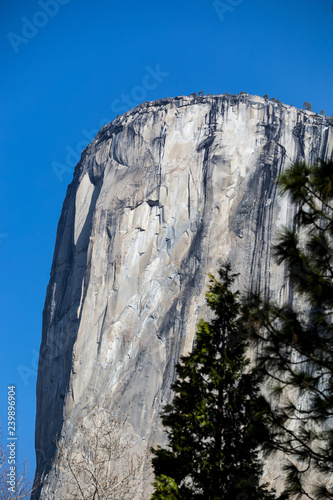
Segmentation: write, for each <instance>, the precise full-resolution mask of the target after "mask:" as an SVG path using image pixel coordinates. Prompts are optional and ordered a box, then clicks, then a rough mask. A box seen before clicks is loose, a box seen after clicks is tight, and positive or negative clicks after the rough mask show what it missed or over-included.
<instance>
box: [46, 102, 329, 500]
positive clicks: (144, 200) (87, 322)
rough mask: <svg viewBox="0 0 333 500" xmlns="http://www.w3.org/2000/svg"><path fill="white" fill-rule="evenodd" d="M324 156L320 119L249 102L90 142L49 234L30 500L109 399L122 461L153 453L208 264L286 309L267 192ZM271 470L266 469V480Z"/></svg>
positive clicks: (55, 480) (161, 107)
mask: <svg viewBox="0 0 333 500" xmlns="http://www.w3.org/2000/svg"><path fill="white" fill-rule="evenodd" d="M332 145H333V135H332V125H331V123H330V122H329V121H328V120H327V119H326V118H325V117H320V116H318V115H316V114H315V113H312V112H309V111H302V110H298V109H296V108H293V107H292V106H286V105H284V104H277V103H272V102H270V101H268V100H266V99H263V98H260V97H257V96H250V95H242V96H231V95H228V96H223V95H219V96H204V97H203V96H199V97H184V96H179V97H175V98H173V99H171V98H166V99H161V100H159V101H155V102H148V103H144V104H142V105H139V106H138V107H136V108H135V109H133V110H131V111H129V112H127V113H125V114H124V115H123V116H121V117H118V118H116V119H115V120H114V121H113V122H111V123H110V124H108V125H106V126H104V127H103V128H102V129H101V131H100V132H99V133H98V134H97V136H96V138H95V139H94V140H93V141H92V143H91V144H90V145H89V146H88V147H87V148H86V149H85V150H84V152H83V153H82V157H81V160H80V162H79V164H78V165H77V167H76V169H75V173H74V179H73V182H72V183H71V185H70V186H69V188H68V191H67V195H66V199H65V202H64V205H63V210H62V214H61V217H60V220H59V225H58V232H57V240H56V246H55V253H54V259H53V264H52V271H51V278H50V283H49V286H48V290H47V295H46V301H45V307H44V312H43V332H42V342H41V349H40V359H39V368H38V383H37V418H36V451H37V471H36V473H37V475H40V474H41V475H46V479H45V482H44V485H43V487H42V488H41V490H40V491H38V493H37V494H36V498H42V499H47V500H52V499H57V498H61V495H62V473H61V471H59V470H58V471H56V470H55V469H54V467H52V466H51V464H52V458H53V456H54V452H55V449H54V439H55V437H56V435H58V436H60V437H61V436H62V437H65V436H69V435H71V434H72V433H74V435H75V429H73V423H74V421H75V418H76V417H77V416H80V417H81V418H85V415H86V412H87V409H89V408H90V407H91V406H93V405H95V404H96V402H98V403H99V404H103V401H104V400H105V399H106V398H108V397H109V396H111V397H112V400H113V401H116V402H117V404H120V405H121V406H122V408H124V407H127V408H129V409H130V416H129V421H128V425H129V426H130V428H131V433H132V437H133V440H134V441H133V442H134V445H133V453H135V452H139V453H141V452H144V453H145V451H146V450H147V449H149V447H150V446H152V445H156V444H157V443H158V442H163V441H164V442H165V435H164V433H163V429H162V427H161V424H160V419H159V414H160V411H161V409H162V407H163V405H164V404H165V403H167V402H169V401H170V398H171V397H172V394H171V390H170V387H171V384H172V382H173V380H174V378H175V364H176V363H177V362H178V360H179V357H180V356H181V355H183V354H185V353H187V352H189V350H191V348H192V344H193V340H194V335H195V331H196V324H197V321H198V319H199V318H200V317H202V316H204V315H206V314H207V308H206V305H205V292H206V288H205V287H206V284H207V274H208V272H213V273H214V272H216V271H217V269H218V266H219V261H220V259H226V258H229V259H230V260H231V262H232V264H233V266H234V267H235V269H236V270H237V272H239V273H240V276H239V282H238V283H237V286H238V287H239V288H243V289H244V288H247V289H251V287H254V286H259V287H260V289H261V291H262V292H263V293H265V294H272V296H273V297H275V298H277V299H279V300H281V301H284V300H288V299H289V300H292V299H293V290H292V288H291V287H290V286H289V284H288V282H287V281H286V270H285V269H284V268H280V267H278V266H276V264H275V263H274V261H273V260H272V258H271V255H270V250H271V245H272V242H273V241H274V237H275V233H276V229H277V228H278V227H280V226H281V225H283V224H288V223H289V222H290V221H291V220H292V215H293V208H292V206H290V204H289V203H288V201H287V200H286V199H283V198H281V197H280V196H278V193H277V188H276V185H275V179H276V177H277V175H278V174H279V172H280V171H281V170H283V169H284V168H285V167H286V166H287V165H289V164H290V163H292V162H294V161H296V160H305V161H308V162H310V161H314V160H316V159H317V158H327V157H331V156H332ZM281 466H282V465H281V464H280V463H275V462H274V461H272V462H269V463H268V466H267V471H268V473H267V474H268V475H267V476H266V477H265V480H266V481H268V482H269V483H270V484H273V483H272V481H273V479H274V478H273V477H272V476H271V475H270V474H269V471H271V470H274V473H275V472H276V471H280V470H281ZM276 476H278V473H277V474H276V475H275V476H274V477H276ZM149 483H150V479H148V480H146V481H145V480H144V479H143V480H142V488H141V490H140V491H139V490H138V494H137V498H138V499H139V498H147V496H148V492H149V488H150V486H149Z"/></svg>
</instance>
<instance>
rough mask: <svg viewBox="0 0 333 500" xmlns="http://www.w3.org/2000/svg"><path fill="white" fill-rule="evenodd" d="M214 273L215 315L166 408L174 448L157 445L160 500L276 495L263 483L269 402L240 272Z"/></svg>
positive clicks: (200, 330)
mask: <svg viewBox="0 0 333 500" xmlns="http://www.w3.org/2000/svg"><path fill="white" fill-rule="evenodd" d="M219 275H220V278H221V281H220V282H218V281H217V280H216V279H215V278H214V277H213V276H212V275H210V285H209V291H208V293H207V294H206V298H207V302H208V305H209V306H210V308H211V309H212V310H213V312H214V313H215V317H214V319H213V320H212V321H211V322H207V321H203V320H200V322H199V324H198V327H197V336H196V341H195V345H194V348H193V351H192V353H191V354H190V355H188V356H184V357H182V358H181V362H180V363H179V364H178V365H177V373H178V378H177V380H176V382H175V383H174V384H173V387H172V388H173V391H174V393H175V397H174V400H173V403H172V404H170V405H168V406H166V407H165V409H164V412H163V415H162V417H163V419H162V421H163V425H164V426H165V427H166V433H167V435H168V439H169V447H168V448H166V449H164V448H161V447H158V449H155V450H152V451H153V453H154V454H155V458H154V459H153V466H154V469H155V475H156V480H155V483H154V486H155V492H154V494H153V497H152V498H153V499H154V500H162V499H166V498H174V499H175V500H178V499H198V500H199V499H202V500H222V499H223V500H264V499H273V498H275V497H274V495H272V494H270V493H269V492H268V491H267V490H266V489H265V487H261V486H259V479H260V476H261V473H262V465H261V462H260V461H259V459H258V445H259V444H260V442H261V441H262V440H263V439H265V436H266V435H267V434H268V431H267V429H266V426H265V414H266V403H265V401H264V398H263V397H262V396H260V394H259V390H258V383H257V375H256V374H255V373H252V372H251V371H250V370H249V366H248V365H249V361H248V359H247V358H246V355H245V351H246V342H245V341H244V336H243V335H242V333H243V332H242V325H241V323H240V321H239V319H238V316H239V309H240V304H239V299H238V292H236V293H233V292H232V291H231V290H230V287H231V285H232V283H233V282H234V280H235V277H236V275H234V274H232V273H231V266H230V264H229V263H227V264H225V265H223V266H222V267H221V270H220V271H219Z"/></svg>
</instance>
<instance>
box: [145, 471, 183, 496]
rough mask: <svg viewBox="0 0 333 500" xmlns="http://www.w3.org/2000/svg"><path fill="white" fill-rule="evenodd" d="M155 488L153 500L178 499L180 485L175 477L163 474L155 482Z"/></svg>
mask: <svg viewBox="0 0 333 500" xmlns="http://www.w3.org/2000/svg"><path fill="white" fill-rule="evenodd" d="M153 486H154V488H155V491H154V494H153V496H152V497H151V498H152V500H177V499H178V498H179V494H178V487H177V484H176V482H175V480H174V479H172V478H171V477H168V476H165V475H163V474H161V476H159V477H158V478H156V480H155V481H154V483H153Z"/></svg>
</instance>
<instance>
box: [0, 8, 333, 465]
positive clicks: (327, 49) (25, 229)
mask: <svg viewBox="0 0 333 500" xmlns="http://www.w3.org/2000/svg"><path fill="white" fill-rule="evenodd" d="M223 4H225V5H226V6H223ZM0 54H1V58H2V64H1V66H2V68H3V70H2V76H1V79H0V92H1V106H0V205H1V207H0V214H1V215H0V265H1V289H0V293H1V296H0V304H1V351H0V352H1V354H0V356H1V386H0V415H1V418H2V423H3V426H5V424H6V388H7V385H8V384H13V383H15V384H16V385H17V406H18V434H19V444H18V450H19V458H20V460H23V459H24V458H25V457H27V458H28V459H29V462H30V466H31V470H32V472H33V469H34V466H35V463H34V420H35V384H36V375H37V370H36V368H37V354H38V350H39V344H40V339H41V319H42V309H43V304H44V298H45V293H46V287H47V283H48V280H49V272H50V269H51V262H52V255H53V249H54V243H55V236H56V228H57V222H58V218H59V216H60V211H61V207H62V202H63V199H64V197H65V193H66V188H67V184H68V183H69V182H70V181H71V178H72V173H73V167H74V164H75V162H76V161H77V160H78V155H79V153H80V152H81V151H82V149H83V148H84V147H85V146H86V145H87V143H88V142H90V140H91V139H92V138H93V136H94V134H95V133H96V131H97V129H99V128H100V126H101V125H102V124H104V123H106V122H108V121H110V120H112V119H113V118H115V116H116V114H117V113H119V114H121V113H123V112H124V111H126V110H127V109H130V107H133V106H135V105H136V104H139V103H140V102H143V101H147V100H155V99H159V98H162V97H166V96H176V95H182V94H185V95H188V94H190V93H192V92H198V91H200V90H203V91H205V92H206V93H210V94H215V93H224V92H229V93H238V92H240V91H246V92H248V93H251V94H257V95H263V94H268V95H269V96H270V97H275V98H277V99H280V100H281V101H283V102H285V103H287V104H293V105H294V106H298V107H302V104H303V102H304V101H309V102H310V103H312V106H313V108H314V110H315V111H317V112H320V110H321V109H324V110H325V111H326V113H327V114H333V92H332V81H333V13H332V0H330V1H326V0H292V1H290V0H288V1H287V0H271V1H269V2H268V1H267V0H265V1H264V0H225V1H222V0H221V1H220V7H217V8H216V7H215V6H214V2H213V1H211V0H191V1H189V0H186V1H182V0H177V1H175V0H169V1H168V2H162V3H161V2H156V0H155V1H152V0H146V1H143V2H138V1H134V0H126V1H123V2H115V1H112V0H111V1H110V0H95V1H94V2H92V1H87V0H49V2H48V1H47V0H39V1H38V0H37V1H35V0H28V1H27V0H2V2H1V7H0ZM4 430H5V429H4Z"/></svg>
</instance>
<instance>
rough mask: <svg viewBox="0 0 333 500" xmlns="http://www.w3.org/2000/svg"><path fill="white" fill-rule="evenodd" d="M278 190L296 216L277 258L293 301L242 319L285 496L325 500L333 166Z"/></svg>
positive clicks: (259, 303) (310, 169)
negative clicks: (280, 461)
mask: <svg viewBox="0 0 333 500" xmlns="http://www.w3.org/2000/svg"><path fill="white" fill-rule="evenodd" d="M279 186H280V188H281V190H282V193H288V194H289V195H290V196H291V200H292V201H293V203H294V204H295V213H296V214H295V219H294V225H293V227H292V228H285V229H284V230H283V232H282V233H281V234H280V237H279V240H278V243H277V245H276V247H275V256H276V259H277V262H278V263H279V264H281V263H283V262H284V263H286V264H287V268H288V269H289V277H290V282H291V284H292V286H293V288H294V292H295V293H296V300H295V301H293V304H285V305H282V306H280V305H278V304H275V303H273V302H272V301H269V300H266V301H264V300H261V299H260V298H259V297H258V296H257V297H252V298H251V300H250V301H249V304H248V306H247V307H245V308H244V318H247V321H248V327H249V329H250V328H251V335H252V340H253V341H254V342H255V344H256V345H257V346H259V350H261V352H262V354H261V356H260V358H259V359H258V368H259V369H260V370H261V371H262V374H263V378H264V381H265V383H266V384H269V385H270V387H271V396H272V399H271V402H270V406H271V410H270V419H271V423H272V426H271V427H270V429H271V432H270V436H269V438H268V439H267V441H266V446H265V447H266V450H267V451H268V452H272V451H276V450H280V451H281V452H283V453H284V456H285V457H286V465H285V472H286V481H285V493H286V494H288V495H289V498H302V499H303V498H309V499H315V500H327V499H332V498H333V420H332V417H333V324H332V313H333V239H332V238H333V162H332V161H328V162H323V161H321V162H319V163H318V164H316V165H311V166H307V165H306V164H305V163H296V164H294V165H293V166H291V167H290V168H289V169H288V170H286V171H285V173H284V174H283V175H282V176H281V177H280V179H279ZM248 331H249V330H248ZM276 398H277V401H276Z"/></svg>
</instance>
